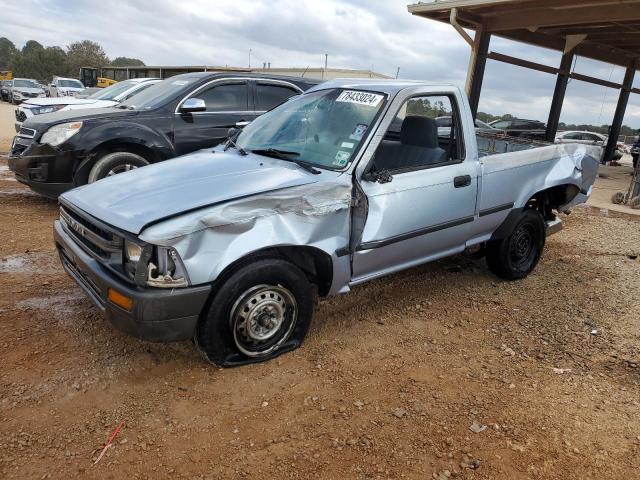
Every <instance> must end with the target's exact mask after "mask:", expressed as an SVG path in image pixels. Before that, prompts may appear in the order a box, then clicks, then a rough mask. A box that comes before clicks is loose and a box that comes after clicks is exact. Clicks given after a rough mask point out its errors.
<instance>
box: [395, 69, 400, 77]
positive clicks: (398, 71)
mask: <svg viewBox="0 0 640 480" xmlns="http://www.w3.org/2000/svg"><path fill="white" fill-rule="evenodd" d="M399 75H400V67H398V70H396V80H397V79H398V76H399Z"/></svg>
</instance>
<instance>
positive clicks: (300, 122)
mask: <svg viewBox="0 0 640 480" xmlns="http://www.w3.org/2000/svg"><path fill="white" fill-rule="evenodd" d="M384 98H385V96H384V95H383V94H380V93H372V92H364V91H358V90H343V89H331V90H321V91H317V92H313V93H309V94H306V95H301V96H299V97H294V98H293V99H291V100H289V101H288V102H285V103H284V104H282V105H280V106H279V107H277V108H275V109H273V110H271V111H270V112H267V113H265V114H264V115H262V116H260V117H258V118H257V119H255V120H254V121H253V122H251V123H250V124H249V125H247V126H246V127H245V128H244V130H243V131H242V133H241V134H240V135H239V136H238V139H237V141H236V143H237V144H238V146H239V147H241V148H243V149H245V150H270V149H273V150H279V151H283V152H285V153H286V154H287V155H292V156H295V159H296V160H300V161H303V162H305V163H308V164H310V165H314V166H318V167H323V168H328V169H341V168H344V167H345V166H346V165H347V164H348V163H349V162H350V161H351V160H352V157H353V154H354V153H355V151H356V150H357V149H358V146H359V145H360V143H361V141H362V139H363V138H364V137H365V136H366V134H367V131H368V129H369V127H370V125H371V124H372V123H373V121H374V120H375V118H376V115H377V114H378V112H379V111H380V109H381V107H382V105H383V103H384V102H383V100H384Z"/></svg>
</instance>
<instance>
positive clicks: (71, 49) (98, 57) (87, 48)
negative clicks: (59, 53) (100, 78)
mask: <svg viewBox="0 0 640 480" xmlns="http://www.w3.org/2000/svg"><path fill="white" fill-rule="evenodd" d="M105 65H109V58H108V57H107V55H106V54H105V53H104V50H103V49H102V47H101V46H100V45H99V44H97V43H96V42H92V41H91V40H82V41H81V42H75V43H72V44H71V45H69V46H68V47H67V61H66V75H67V76H69V77H73V78H77V77H78V74H79V73H80V67H93V68H100V67H104V66H105Z"/></svg>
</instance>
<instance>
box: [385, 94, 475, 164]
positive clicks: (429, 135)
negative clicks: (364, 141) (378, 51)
mask: <svg viewBox="0 0 640 480" xmlns="http://www.w3.org/2000/svg"><path fill="white" fill-rule="evenodd" d="M459 120H460V119H459V117H458V109H457V108H456V107H455V100H454V98H453V97H449V96H444V95H440V96H435V95H428V96H422V97H413V98H410V99H409V100H407V101H406V102H405V103H404V105H402V107H401V108H400V110H399V111H398V113H397V115H396V117H395V119H394V120H393V121H392V122H391V125H390V126H389V129H388V130H387V132H386V134H385V136H384V138H383V140H382V142H381V143H380V146H379V147H378V150H377V151H376V153H375V156H374V159H373V168H374V169H375V170H378V171H379V170H389V171H390V172H398V171H403V170H406V171H409V170H415V169H421V168H429V167H433V166H438V165H443V164H446V163H453V162H460V161H462V159H463V156H464V153H463V152H464V145H463V140H462V134H461V130H460V121H459Z"/></svg>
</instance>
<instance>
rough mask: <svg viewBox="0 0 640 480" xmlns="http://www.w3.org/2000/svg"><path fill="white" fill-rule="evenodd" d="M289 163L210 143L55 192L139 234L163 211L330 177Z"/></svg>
mask: <svg viewBox="0 0 640 480" xmlns="http://www.w3.org/2000/svg"><path fill="white" fill-rule="evenodd" d="M338 175H339V173H337V172H331V171H326V170H323V171H322V173H321V174H319V175H314V174H312V173H311V172H307V171H306V170H304V169H302V168H300V167H299V166H297V165H295V164H294V163H290V162H285V161H283V160H277V159H271V158H266V157H262V156H259V155H254V154H249V155H246V156H242V155H240V154H239V153H238V152H237V151H236V150H229V151H228V152H222V151H220V150H216V151H215V153H212V150H211V149H205V150H200V151H198V152H195V153H192V154H189V155H185V156H183V157H177V158H174V159H172V160H167V161H164V162H160V163H158V164H155V165H150V166H147V167H143V168H138V169H136V170H132V171H130V172H127V173H121V174H119V175H115V176H113V177H108V178H105V179H103V180H100V181H98V182H95V183H93V184H90V185H85V186H82V187H79V188H76V189H74V190H71V191H68V192H66V193H65V194H63V195H62V196H61V200H62V202H63V203H69V204H71V205H72V206H74V207H76V208H79V209H81V210H83V211H85V212H87V213H88V214H90V215H92V216H94V217H96V218H98V219H100V220H101V221H102V222H104V223H107V224H109V225H112V226H114V227H116V228H119V229H122V230H125V231H127V232H131V233H134V234H139V233H140V232H141V231H142V230H143V228H144V227H145V226H147V225H149V224H152V223H155V222H157V221H159V220H162V219H165V218H167V217H172V216H175V215H178V214H182V213H187V212H190V211H193V210H196V209H199V208H202V207H205V206H209V205H214V204H217V203H221V202H225V201H228V200H232V199H236V198H241V197H246V196H250V195H255V194H257V193H262V192H268V191H273V190H277V189H281V188H287V187H293V186H299V185H305V184H311V183H315V182H318V181H320V180H326V179H328V178H330V177H331V178H334V177H336V176H338Z"/></svg>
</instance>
